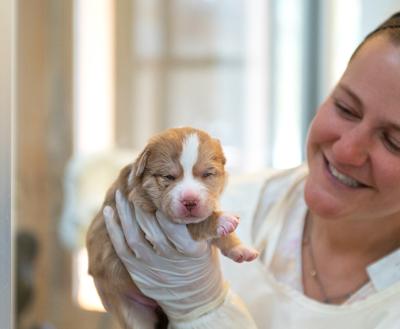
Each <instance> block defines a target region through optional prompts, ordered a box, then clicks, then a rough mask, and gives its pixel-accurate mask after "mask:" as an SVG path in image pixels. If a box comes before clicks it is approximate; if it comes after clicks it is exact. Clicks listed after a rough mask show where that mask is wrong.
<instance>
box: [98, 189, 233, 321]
mask: <svg viewBox="0 0 400 329" xmlns="http://www.w3.org/2000/svg"><path fill="white" fill-rule="evenodd" d="M116 204H117V211H118V215H119V218H120V220H121V226H122V230H121V226H120V225H118V223H117V222H116V219H115V216H114V211H113V209H112V208H111V207H105V208H104V211H103V213H104V218H105V222H106V226H107V230H108V233H109V235H110V238H111V241H112V243H113V245H114V248H115V250H116V253H117V254H118V256H119V257H120V259H121V260H122V262H123V263H124V265H125V267H126V268H127V270H128V272H129V273H130V275H131V277H132V279H133V280H134V282H135V284H136V285H137V286H138V288H139V289H140V290H141V291H142V292H143V293H144V294H145V295H146V296H148V297H150V298H152V299H154V300H156V301H157V302H158V303H159V305H160V306H161V307H162V309H163V310H164V312H165V313H166V314H167V316H168V318H169V319H170V320H171V321H172V322H174V321H175V322H180V321H190V320H193V319H196V318H198V317H200V316H201V315H203V314H205V313H207V312H209V311H211V310H214V309H216V308H218V306H220V305H222V304H223V302H224V300H225V297H226V294H227V290H228V286H227V284H226V283H225V282H224V280H223V278H222V274H221V269H220V266H219V260H218V251H217V250H216V248H215V247H214V246H211V244H210V243H209V242H207V241H197V242H196V241H194V240H193V239H192V238H191V236H190V234H189V232H188V230H187V228H186V225H181V224H174V223H172V222H171V221H170V220H169V219H167V218H166V217H165V216H164V215H163V214H162V213H161V212H157V213H156V216H154V215H153V214H150V213H145V212H143V211H141V209H140V208H138V207H136V208H134V209H133V207H132V208H131V204H130V203H129V202H128V201H127V200H126V199H125V197H123V196H122V194H121V193H119V191H117V193H116ZM227 328H231V326H229V324H227Z"/></svg>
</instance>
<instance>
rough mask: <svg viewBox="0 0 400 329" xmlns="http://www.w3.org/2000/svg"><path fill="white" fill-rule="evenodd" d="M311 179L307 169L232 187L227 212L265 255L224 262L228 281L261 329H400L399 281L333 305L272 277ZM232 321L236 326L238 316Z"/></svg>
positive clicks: (246, 238)
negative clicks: (306, 180) (286, 229)
mask: <svg viewBox="0 0 400 329" xmlns="http://www.w3.org/2000/svg"><path fill="white" fill-rule="evenodd" d="M306 174H307V170H306V168H305V167H304V166H303V167H299V168H297V169H294V170H289V171H280V172H276V171H265V172H263V173H260V174H258V175H252V176H248V177H240V178H238V179H233V180H232V182H231V183H230V184H229V185H228V187H227V190H226V193H225V195H224V197H223V200H222V209H223V210H224V211H232V212H236V213H238V214H239V215H240V216H241V223H240V225H239V229H238V233H239V236H240V237H241V238H242V240H243V241H244V242H245V243H247V244H250V245H253V246H255V247H256V248H258V249H259V250H261V252H262V253H261V256H260V258H259V260H257V261H254V262H252V263H246V264H235V263H234V262H232V261H231V260H229V259H227V258H225V257H221V261H222V266H223V270H224V275H225V278H226V279H227V280H228V281H229V282H230V284H231V286H232V289H233V291H234V292H235V293H237V294H238V295H239V296H240V297H241V299H242V300H243V302H244V303H245V305H246V306H247V308H248V310H249V312H250V314H251V316H252V317H253V319H254V321H255V323H256V325H257V328H266V329H292V328H293V329H322V328H323V329H337V328H340V329H346V328H348V329H400V282H399V281H398V282H395V283H394V284H392V285H391V286H389V287H387V288H385V289H382V290H379V291H377V292H373V293H370V295H369V296H367V297H364V298H363V299H362V300H359V301H357V300H356V301H354V302H351V303H344V304H342V305H328V304H323V303H320V302H318V301H315V300H312V299H310V298H308V297H306V296H305V295H304V294H302V292H301V290H299V289H295V288H294V287H292V286H291V285H288V284H286V283H284V282H282V281H280V280H278V279H277V277H276V276H275V274H274V273H273V271H272V268H273V266H272V264H271V263H272V261H273V259H274V255H276V253H277V249H278V246H279V241H280V239H281V236H282V234H283V232H284V230H283V228H284V227H285V223H287V221H288V219H290V218H293V216H295V217H296V216H297V217H298V216H300V217H301V216H302V215H304V207H305V205H304V201H303V183H304V177H305V176H306ZM238 317H240V316H239V315H238ZM231 321H232V323H235V316H233V317H232V319H231ZM217 327H218V325H217V326H216V327H215V328H217Z"/></svg>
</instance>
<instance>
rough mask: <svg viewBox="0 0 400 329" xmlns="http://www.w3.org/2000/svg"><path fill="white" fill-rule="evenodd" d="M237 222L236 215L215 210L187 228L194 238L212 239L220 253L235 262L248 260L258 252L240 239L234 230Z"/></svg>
mask: <svg viewBox="0 0 400 329" xmlns="http://www.w3.org/2000/svg"><path fill="white" fill-rule="evenodd" d="M238 224H239V218H238V217H237V216H234V215H230V214H226V213H223V212H220V211H216V212H214V213H213V214H212V215H211V216H210V217H209V218H207V219H206V220H204V221H202V222H200V223H196V224H189V225H188V230H189V232H190V233H191V235H192V238H193V239H194V240H209V239H213V241H212V242H213V244H214V245H215V246H217V247H218V248H219V249H220V250H221V252H222V254H223V255H225V256H227V257H229V258H231V259H232V260H234V261H235V262H238V263H241V262H244V261H246V262H250V261H252V260H254V259H255V258H256V257H257V256H258V252H257V251H256V250H255V249H253V248H249V247H247V246H245V245H244V244H243V243H242V242H241V241H240V239H239V237H238V236H237V234H236V233H235V232H234V231H235V230H236V227H237V226H238Z"/></svg>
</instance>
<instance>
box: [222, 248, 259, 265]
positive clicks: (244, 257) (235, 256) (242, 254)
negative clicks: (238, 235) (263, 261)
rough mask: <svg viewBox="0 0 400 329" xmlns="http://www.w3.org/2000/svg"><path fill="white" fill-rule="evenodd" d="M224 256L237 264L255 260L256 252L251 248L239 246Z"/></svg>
mask: <svg viewBox="0 0 400 329" xmlns="http://www.w3.org/2000/svg"><path fill="white" fill-rule="evenodd" d="M226 256H228V257H229V258H230V259H232V260H234V261H235V262H237V263H243V262H251V261H252V260H254V259H256V258H257V256H258V251H257V250H255V249H253V248H249V247H246V246H245V245H244V244H239V245H237V246H235V247H233V248H232V249H231V250H229V252H228V254H227V255H226Z"/></svg>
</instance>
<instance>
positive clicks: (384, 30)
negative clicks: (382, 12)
mask: <svg viewBox="0 0 400 329" xmlns="http://www.w3.org/2000/svg"><path fill="white" fill-rule="evenodd" d="M381 34H382V35H386V36H387V37H388V38H389V40H390V41H391V42H393V43H394V44H396V45H400V12H397V13H395V14H393V15H392V16H390V17H389V18H388V19H387V20H386V21H384V22H383V23H382V24H380V25H379V26H378V27H377V28H376V29H375V30H373V31H372V32H370V33H369V34H368V35H367V36H366V37H365V38H364V40H363V41H362V42H361V43H360V44H359V46H358V47H357V48H356V50H355V51H354V52H353V55H351V58H350V61H351V60H352V59H353V58H354V56H355V55H356V54H357V53H358V51H359V50H360V48H361V47H362V46H363V45H364V44H365V43H366V42H367V41H368V40H369V39H371V38H372V37H374V36H376V35H381Z"/></svg>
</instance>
